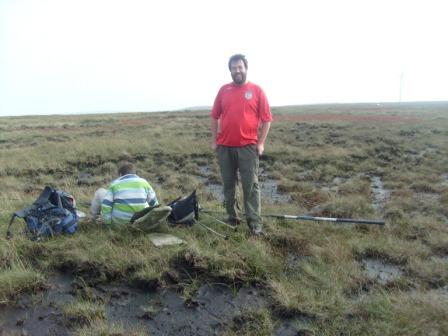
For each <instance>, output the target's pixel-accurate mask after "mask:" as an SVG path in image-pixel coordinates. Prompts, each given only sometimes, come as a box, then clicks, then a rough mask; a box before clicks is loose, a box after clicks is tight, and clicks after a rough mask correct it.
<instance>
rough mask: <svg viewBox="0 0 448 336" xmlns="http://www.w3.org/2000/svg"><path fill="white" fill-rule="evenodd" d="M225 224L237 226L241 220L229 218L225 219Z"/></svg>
mask: <svg viewBox="0 0 448 336" xmlns="http://www.w3.org/2000/svg"><path fill="white" fill-rule="evenodd" d="M226 222H227V224H229V225H232V226H238V225H240V224H241V221H240V220H239V219H237V218H229V219H227V221H226Z"/></svg>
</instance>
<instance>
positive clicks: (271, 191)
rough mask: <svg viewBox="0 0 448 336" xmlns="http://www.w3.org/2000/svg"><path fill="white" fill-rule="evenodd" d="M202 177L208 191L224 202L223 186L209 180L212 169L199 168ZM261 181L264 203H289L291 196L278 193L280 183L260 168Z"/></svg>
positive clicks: (200, 178) (206, 167) (200, 177)
mask: <svg viewBox="0 0 448 336" xmlns="http://www.w3.org/2000/svg"><path fill="white" fill-rule="evenodd" d="M199 171H200V176H198V178H199V180H200V181H201V182H202V183H204V185H205V188H206V190H208V191H209V192H210V193H211V194H212V195H213V196H214V197H215V198H216V199H217V200H218V201H220V202H223V201H224V195H223V190H222V185H221V184H216V183H213V182H211V181H210V180H209V177H210V176H211V169H210V167H209V166H201V167H199ZM259 181H260V193H261V198H262V199H263V201H265V202H268V203H271V204H279V203H289V202H290V201H291V196H290V195H287V194H282V193H279V192H278V183H277V182H276V181H275V180H273V179H270V178H269V176H268V174H267V173H266V171H265V170H264V169H263V168H260V174H259Z"/></svg>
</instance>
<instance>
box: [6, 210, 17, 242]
mask: <svg viewBox="0 0 448 336" xmlns="http://www.w3.org/2000/svg"><path fill="white" fill-rule="evenodd" d="M16 217H17V215H16V213H13V214H12V217H11V220H10V221H9V225H8V230H7V231H6V239H11V238H12V232H11V225H12V222H14V218H16Z"/></svg>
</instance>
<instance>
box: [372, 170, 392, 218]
mask: <svg viewBox="0 0 448 336" xmlns="http://www.w3.org/2000/svg"><path fill="white" fill-rule="evenodd" d="M370 187H371V189H372V193H373V202H372V206H373V208H374V209H375V211H376V212H377V213H382V212H383V210H384V206H385V204H386V201H387V199H388V198H389V196H390V191H389V190H386V189H385V188H384V184H383V181H381V177H380V176H370Z"/></svg>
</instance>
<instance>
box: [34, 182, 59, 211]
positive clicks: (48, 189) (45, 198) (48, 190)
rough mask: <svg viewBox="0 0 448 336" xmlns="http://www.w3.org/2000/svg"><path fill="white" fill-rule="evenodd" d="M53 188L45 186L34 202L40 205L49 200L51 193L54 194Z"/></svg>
mask: <svg viewBox="0 0 448 336" xmlns="http://www.w3.org/2000/svg"><path fill="white" fill-rule="evenodd" d="M53 191H54V190H53V188H51V187H49V186H45V188H44V190H43V191H42V192H41V193H40V195H39V197H38V198H37V200H35V201H34V203H33V204H35V205H37V206H39V205H42V204H44V203H46V202H48V201H49V199H50V197H51V195H52V194H53Z"/></svg>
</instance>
